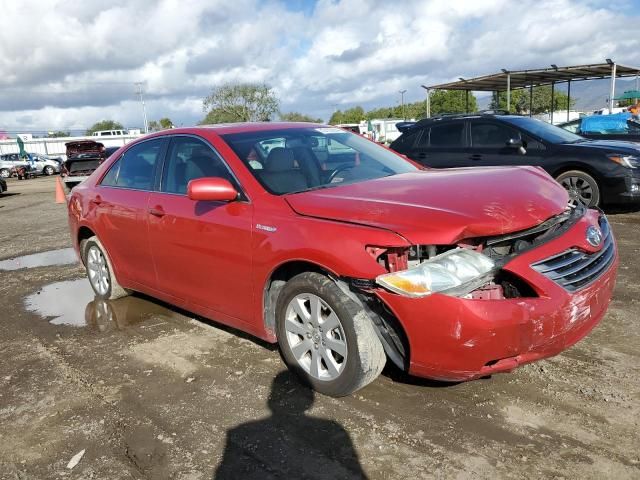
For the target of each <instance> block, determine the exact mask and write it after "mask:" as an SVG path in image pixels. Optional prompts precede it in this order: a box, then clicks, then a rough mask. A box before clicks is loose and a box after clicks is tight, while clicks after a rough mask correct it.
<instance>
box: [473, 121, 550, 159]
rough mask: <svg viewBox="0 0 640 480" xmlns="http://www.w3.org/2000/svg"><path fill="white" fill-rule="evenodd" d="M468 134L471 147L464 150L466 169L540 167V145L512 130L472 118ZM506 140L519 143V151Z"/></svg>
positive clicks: (505, 126) (541, 154)
mask: <svg viewBox="0 0 640 480" xmlns="http://www.w3.org/2000/svg"><path fill="white" fill-rule="evenodd" d="M470 133H471V135H470V136H471V144H470V146H469V148H468V150H467V153H468V160H469V165H470V166H477V167H488V166H491V167H493V166H502V165H534V166H543V162H542V158H543V156H544V152H545V147H544V145H543V144H542V143H540V142H538V141H537V140H534V139H532V138H530V137H529V136H527V135H526V134H524V133H521V132H520V131H519V130H517V129H515V128H512V127H510V126H508V125H505V124H503V123H499V122H494V121H491V120H484V119H473V120H472V121H471V122H470ZM510 140H513V141H516V142H518V141H519V142H522V148H520V147H518V146H515V147H514V146H510V145H509V141H510Z"/></svg>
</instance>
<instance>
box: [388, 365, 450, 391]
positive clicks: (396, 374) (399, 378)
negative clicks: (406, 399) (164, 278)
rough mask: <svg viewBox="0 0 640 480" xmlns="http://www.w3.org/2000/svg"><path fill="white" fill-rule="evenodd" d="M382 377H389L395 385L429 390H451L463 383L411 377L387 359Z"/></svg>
mask: <svg viewBox="0 0 640 480" xmlns="http://www.w3.org/2000/svg"><path fill="white" fill-rule="evenodd" d="M382 375H383V376H385V377H387V378H388V379H389V380H391V381H392V382H394V383H401V384H404V385H415V386H417V387H428V388H450V387H455V386H456V385H459V384H460V383H461V382H446V381H444V380H433V379H430V378H422V377H415V376H413V375H409V374H408V373H407V372H405V371H404V370H400V369H399V368H398V367H397V366H396V365H395V364H393V363H392V362H391V361H390V360H389V359H387V364H386V365H385V366H384V369H383V370H382Z"/></svg>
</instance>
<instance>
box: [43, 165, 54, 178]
mask: <svg viewBox="0 0 640 480" xmlns="http://www.w3.org/2000/svg"><path fill="white" fill-rule="evenodd" d="M42 173H44V174H45V175H49V176H51V175H53V174H54V173H55V170H54V169H53V167H52V166H51V165H47V166H46V167H44V170H43V171H42Z"/></svg>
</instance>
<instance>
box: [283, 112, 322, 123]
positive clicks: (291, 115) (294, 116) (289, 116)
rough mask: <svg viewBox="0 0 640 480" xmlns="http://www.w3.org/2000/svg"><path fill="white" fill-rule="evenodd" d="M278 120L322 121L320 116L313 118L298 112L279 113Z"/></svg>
mask: <svg viewBox="0 0 640 480" xmlns="http://www.w3.org/2000/svg"><path fill="white" fill-rule="evenodd" d="M280 120H282V121H283V122H308V123H324V122H323V120H322V119H321V118H313V117H310V116H309V115H305V114H304V113H299V112H288V113H281V114H280Z"/></svg>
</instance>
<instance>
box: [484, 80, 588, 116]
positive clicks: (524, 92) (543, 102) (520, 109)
mask: <svg viewBox="0 0 640 480" xmlns="http://www.w3.org/2000/svg"><path fill="white" fill-rule="evenodd" d="M567 100H568V96H567V94H566V93H565V92H562V91H558V90H556V91H555V92H554V95H553V104H554V109H553V110H566V109H567ZM575 104H576V98H572V99H571V103H570V105H569V109H571V108H572V107H574V106H575ZM489 108H491V109H502V110H508V109H507V92H499V93H498V101H497V102H496V97H495V95H494V96H493V97H492V99H491V103H490V104H489ZM531 110H532V113H533V114H534V115H535V114H539V113H545V112H549V111H551V86H550V85H543V86H540V87H534V88H533V104H532V108H531ZM510 111H512V112H515V113H519V114H525V113H526V114H528V113H529V90H528V89H525V88H521V89H518V90H512V91H511V109H510Z"/></svg>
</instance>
